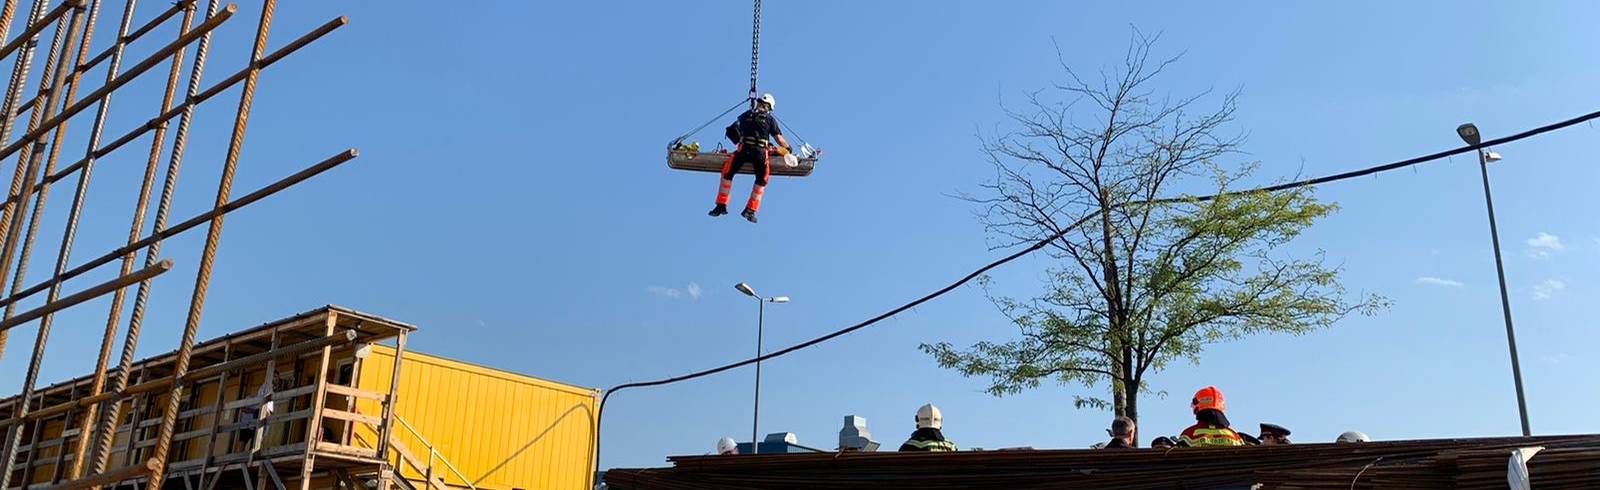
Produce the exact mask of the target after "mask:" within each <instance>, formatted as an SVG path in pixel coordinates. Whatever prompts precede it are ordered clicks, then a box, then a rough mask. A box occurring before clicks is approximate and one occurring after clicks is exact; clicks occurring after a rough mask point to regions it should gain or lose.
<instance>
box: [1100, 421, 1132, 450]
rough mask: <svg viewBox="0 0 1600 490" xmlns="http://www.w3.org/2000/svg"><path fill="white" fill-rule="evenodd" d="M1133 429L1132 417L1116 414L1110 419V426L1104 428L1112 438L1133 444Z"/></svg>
mask: <svg viewBox="0 0 1600 490" xmlns="http://www.w3.org/2000/svg"><path fill="white" fill-rule="evenodd" d="M1134 429H1135V426H1134V423H1133V419H1130V418H1128V417H1126V416H1118V417H1117V418H1116V419H1113V420H1112V421H1111V428H1110V429H1106V433H1107V434H1111V437H1112V438H1115V439H1122V440H1123V442H1127V443H1129V444H1133V433H1134Z"/></svg>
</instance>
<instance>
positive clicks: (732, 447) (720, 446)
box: [717, 437, 739, 456]
mask: <svg viewBox="0 0 1600 490" xmlns="http://www.w3.org/2000/svg"><path fill="white" fill-rule="evenodd" d="M733 454H739V443H737V442H733V438H732V437H724V438H722V439H718V440H717V456H728V455H733Z"/></svg>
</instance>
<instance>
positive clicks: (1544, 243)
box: [1528, 231, 1567, 259]
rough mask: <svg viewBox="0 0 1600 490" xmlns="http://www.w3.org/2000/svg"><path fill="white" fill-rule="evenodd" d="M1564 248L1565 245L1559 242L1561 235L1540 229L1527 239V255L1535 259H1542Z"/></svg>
mask: <svg viewBox="0 0 1600 490" xmlns="http://www.w3.org/2000/svg"><path fill="white" fill-rule="evenodd" d="M1566 249H1567V246H1566V245H1565V244H1562V243H1561V237H1558V236H1555V235H1551V234H1549V233H1545V232H1542V231H1541V232H1539V234H1538V235H1535V236H1534V237H1533V238H1529V239H1528V256H1529V257H1533V258H1536V259H1543V258H1546V257H1549V256H1550V254H1553V253H1556V252H1560V251H1563V250H1566Z"/></svg>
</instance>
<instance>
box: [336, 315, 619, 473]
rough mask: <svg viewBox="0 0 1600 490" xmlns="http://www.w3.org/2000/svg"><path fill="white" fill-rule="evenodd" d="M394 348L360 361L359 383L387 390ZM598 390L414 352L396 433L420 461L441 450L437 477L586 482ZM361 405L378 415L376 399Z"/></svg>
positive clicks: (405, 369) (405, 371)
mask: <svg viewBox="0 0 1600 490" xmlns="http://www.w3.org/2000/svg"><path fill="white" fill-rule="evenodd" d="M394 353H395V349H394V348H393V347H388V346H374V347H373V351H372V354H371V355H370V356H368V357H367V358H366V359H365V360H363V361H362V366H361V367H360V369H359V371H360V374H359V381H358V384H357V386H360V387H361V388H362V389H364V390H368V391H372V392H377V393H383V392H386V391H388V389H389V385H390V379H391V377H392V366H393V365H394ZM598 396H599V390H594V389H589V388H581V387H577V386H571V385H566V384H561V383H555V382H551V381H547V380H543V379H539V378H534V377H531V376H525V375H521V374H516V373H511V372H506V371H501V370H497V369H491V368H487V367H483V366H476V365H472V364H467V363H464V362H459V361H453V360H450V359H445V358H441V357H437V356H431V355H427V354H420V353H416V352H409V351H408V352H406V353H405V362H403V363H402V365H401V369H400V382H399V390H397V392H396V395H395V398H396V401H397V404H396V405H395V407H396V408H395V414H396V416H397V420H399V421H401V422H397V423H396V425H397V427H396V428H395V429H394V436H395V439H397V440H398V441H399V442H400V444H402V445H403V446H404V449H405V450H406V451H408V452H410V453H411V455H412V456H413V457H415V458H416V459H418V460H419V461H425V460H427V459H428V458H429V457H430V456H431V457H433V458H435V460H434V464H433V467H434V475H433V476H434V477H438V478H441V479H443V480H444V481H445V483H448V484H450V485H461V486H463V487H464V486H465V484H467V483H471V484H472V485H473V486H474V487H476V488H480V489H485V490H513V489H524V490H532V489H541V490H543V489H553V490H575V489H587V488H590V487H592V486H593V478H594V474H593V471H592V469H593V468H594V457H595V447H594V439H595V438H594V420H595V407H596V406H597V404H598V402H599V399H598ZM357 408H358V410H359V411H360V412H361V413H367V414H373V415H376V414H377V411H379V410H380V408H379V406H378V402H377V401H370V400H362V401H360V402H359V403H358V404H357ZM356 429H357V440H358V441H373V440H375V435H374V434H372V432H371V431H370V430H363V429H364V427H362V426H357V428H356ZM430 448H431V451H430ZM442 462H448V463H449V465H445V464H443V463H442ZM450 466H453V467H454V470H451V469H450V468H449V467H450ZM398 471H400V472H401V474H402V475H403V476H406V477H407V478H409V479H412V480H413V481H424V475H419V474H417V470H416V469H415V468H411V467H409V466H406V465H401V466H400V467H399V469H398ZM441 473H442V474H441Z"/></svg>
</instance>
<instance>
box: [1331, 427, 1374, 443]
mask: <svg viewBox="0 0 1600 490" xmlns="http://www.w3.org/2000/svg"><path fill="white" fill-rule="evenodd" d="M1370 440H1372V439H1368V438H1367V435H1366V434H1362V433H1361V432H1359V431H1353V430H1352V431H1349V432H1345V433H1343V434H1339V438H1338V439H1334V441H1333V442H1336V443H1339V444H1349V443H1358V442H1367V441H1370Z"/></svg>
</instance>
